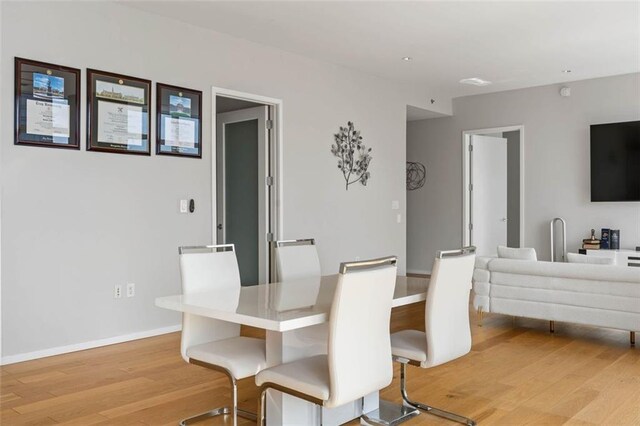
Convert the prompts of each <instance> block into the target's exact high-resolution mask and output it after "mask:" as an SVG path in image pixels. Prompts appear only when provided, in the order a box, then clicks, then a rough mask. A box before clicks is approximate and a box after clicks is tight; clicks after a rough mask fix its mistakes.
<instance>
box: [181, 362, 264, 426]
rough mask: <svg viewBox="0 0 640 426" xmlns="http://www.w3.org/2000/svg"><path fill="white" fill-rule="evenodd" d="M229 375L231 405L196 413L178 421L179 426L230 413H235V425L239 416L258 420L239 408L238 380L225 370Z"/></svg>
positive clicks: (253, 415)
mask: <svg viewBox="0 0 640 426" xmlns="http://www.w3.org/2000/svg"><path fill="white" fill-rule="evenodd" d="M223 372H225V374H226V375H227V377H229V382H230V384H231V404H232V405H231V407H220V408H215V409H213V410H210V411H207V412H204V413H201V414H198V415H195V416H193V417H189V418H187V419H183V420H181V421H180V423H178V425H179V426H187V425H190V424H193V423H197V422H199V421H202V420H204V419H209V418H211V417H217V416H226V415H228V414H231V415H233V425H234V426H236V425H237V424H238V416H240V417H244V418H245V419H248V420H253V421H255V420H256V415H255V414H254V413H251V412H249V411H246V410H243V409H240V408H238V384H237V382H236V379H235V377H233V376H232V375H231V373H229V372H227V371H226V370H224V371H223Z"/></svg>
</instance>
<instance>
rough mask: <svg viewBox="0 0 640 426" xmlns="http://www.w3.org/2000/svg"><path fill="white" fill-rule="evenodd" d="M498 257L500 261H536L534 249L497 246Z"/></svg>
mask: <svg viewBox="0 0 640 426" xmlns="http://www.w3.org/2000/svg"><path fill="white" fill-rule="evenodd" d="M498 257H500V258H502V259H517V260H533V261H536V260H538V256H537V255H536V249H534V248H527V247H524V248H512V247H506V246H498Z"/></svg>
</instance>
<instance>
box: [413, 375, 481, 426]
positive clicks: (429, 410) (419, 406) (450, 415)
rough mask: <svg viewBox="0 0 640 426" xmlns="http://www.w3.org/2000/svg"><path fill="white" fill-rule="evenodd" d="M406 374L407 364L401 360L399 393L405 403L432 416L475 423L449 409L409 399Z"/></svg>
mask: <svg viewBox="0 0 640 426" xmlns="http://www.w3.org/2000/svg"><path fill="white" fill-rule="evenodd" d="M406 374H407V364H406V363H404V362H402V363H400V393H401V394H402V399H403V401H404V402H405V403H406V404H409V405H410V406H412V407H415V408H417V409H419V410H423V411H425V412H427V413H429V414H433V415H434V416H438V417H443V418H445V419H449V420H452V421H454V422H458V423H462V424H463V425H467V426H475V425H476V422H475V420H472V419H469V418H467V417H464V416H461V415H459V414H455V413H451V412H449V411H445V410H441V409H439V408H435V407H431V406H430V405H426V404H422V403H420V402H415V401H412V400H411V399H409V395H408V394H407V384H406Z"/></svg>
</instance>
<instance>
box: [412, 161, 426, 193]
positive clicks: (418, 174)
mask: <svg viewBox="0 0 640 426" xmlns="http://www.w3.org/2000/svg"><path fill="white" fill-rule="evenodd" d="M426 180H427V168H426V167H425V166H424V164H422V163H418V162H414V161H407V191H413V190H415V189H420V188H422V187H423V186H424V183H425V181H426Z"/></svg>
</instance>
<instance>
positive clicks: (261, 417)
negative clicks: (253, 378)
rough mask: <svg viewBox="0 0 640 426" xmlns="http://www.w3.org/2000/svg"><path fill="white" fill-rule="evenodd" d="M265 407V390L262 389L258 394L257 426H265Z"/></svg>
mask: <svg viewBox="0 0 640 426" xmlns="http://www.w3.org/2000/svg"><path fill="white" fill-rule="evenodd" d="M266 406H267V388H265V389H263V390H262V392H260V407H258V421H257V422H256V423H257V424H258V426H265V425H266V424H267V418H266V417H267V416H265V412H266V411H267V409H266Z"/></svg>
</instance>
